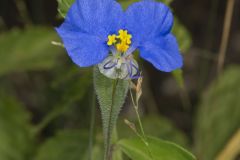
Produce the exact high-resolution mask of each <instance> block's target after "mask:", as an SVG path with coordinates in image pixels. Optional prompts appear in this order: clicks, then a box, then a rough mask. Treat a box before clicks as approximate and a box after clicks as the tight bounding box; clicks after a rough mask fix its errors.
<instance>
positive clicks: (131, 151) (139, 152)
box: [118, 137, 196, 160]
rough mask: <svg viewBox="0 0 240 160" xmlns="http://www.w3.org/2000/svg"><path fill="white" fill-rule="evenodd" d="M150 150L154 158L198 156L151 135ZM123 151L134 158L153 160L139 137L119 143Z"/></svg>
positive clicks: (169, 159)
mask: <svg viewBox="0 0 240 160" xmlns="http://www.w3.org/2000/svg"><path fill="white" fill-rule="evenodd" d="M148 143H149V150H150V151H151V153H152V155H153V158H154V160H196V158H195V157H194V156H193V155H192V154H191V153H189V152H188V151H186V150H185V149H183V148H181V147H180V146H178V145H176V144H174V143H171V142H167V141H163V140H160V139H157V138H153V137H149V138H148ZM118 144H119V145H120V148H121V149H122V151H123V152H124V153H125V154H126V155H128V156H129V157H130V158H131V159H132V160H152V159H151V157H150V156H149V153H148V150H147V148H146V146H145V145H144V144H143V142H142V141H141V140H140V139H139V138H135V139H124V140H121V141H119V143H118Z"/></svg>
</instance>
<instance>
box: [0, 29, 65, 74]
mask: <svg viewBox="0 0 240 160" xmlns="http://www.w3.org/2000/svg"><path fill="white" fill-rule="evenodd" d="M56 39H58V38H57V34H56V33H55V32H54V30H53V29H49V28H44V27H29V28H26V29H25V30H19V29H14V30H12V31H9V32H6V33H3V34H1V35H0V59H1V63H0V76H2V75H4V74H8V73H11V72H19V71H32V70H42V69H49V68H51V67H52V66H54V65H55V62H56V55H58V53H59V52H60V51H61V50H62V49H61V48H60V47H56V46H53V45H52V44H51V41H52V40H56Z"/></svg>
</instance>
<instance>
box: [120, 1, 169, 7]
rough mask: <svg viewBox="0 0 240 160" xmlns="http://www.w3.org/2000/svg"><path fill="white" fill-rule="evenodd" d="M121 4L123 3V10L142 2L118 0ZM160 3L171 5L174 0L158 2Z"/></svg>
mask: <svg viewBox="0 0 240 160" xmlns="http://www.w3.org/2000/svg"><path fill="white" fill-rule="evenodd" d="M118 1H119V3H121V5H122V7H123V9H127V8H128V6H129V5H131V4H132V3H135V2H139V1H140V0H118ZM157 1H159V2H163V3H165V4H167V5H169V4H170V3H171V2H172V1H173V0H157Z"/></svg>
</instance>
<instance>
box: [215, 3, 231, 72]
mask: <svg viewBox="0 0 240 160" xmlns="http://www.w3.org/2000/svg"><path fill="white" fill-rule="evenodd" d="M234 3H235V0H228V1H227V8H226V14H225V19H224V27H223V34H222V41H221V45H220V50H219V57H218V66H217V67H218V74H220V73H221V71H222V69H223V66H224V59H225V56H226V50H227V45H228V39H229V33H230V28H231V22H232V15H233V9H234Z"/></svg>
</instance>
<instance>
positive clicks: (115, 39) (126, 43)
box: [107, 29, 132, 52]
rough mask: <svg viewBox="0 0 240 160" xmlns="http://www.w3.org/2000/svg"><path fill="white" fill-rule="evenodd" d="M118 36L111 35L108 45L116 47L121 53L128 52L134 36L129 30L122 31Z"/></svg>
mask: <svg viewBox="0 0 240 160" xmlns="http://www.w3.org/2000/svg"><path fill="white" fill-rule="evenodd" d="M118 33H119V34H118V35H115V34H113V35H109V36H108V42H107V45H108V46H111V45H114V46H115V47H116V49H117V50H118V51H119V52H126V51H127V50H128V49H129V47H130V44H131V43H132V41H131V39H132V35H131V34H129V33H128V31H127V30H123V29H120V30H119V31H118Z"/></svg>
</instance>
